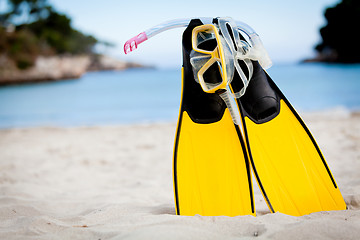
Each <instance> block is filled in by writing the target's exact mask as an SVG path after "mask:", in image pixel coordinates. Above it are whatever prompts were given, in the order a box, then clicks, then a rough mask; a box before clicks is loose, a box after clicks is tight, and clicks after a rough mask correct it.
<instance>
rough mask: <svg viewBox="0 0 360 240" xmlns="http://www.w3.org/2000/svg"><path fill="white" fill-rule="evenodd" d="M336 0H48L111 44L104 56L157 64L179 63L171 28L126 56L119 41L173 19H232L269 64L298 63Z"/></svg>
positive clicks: (76, 23) (178, 38)
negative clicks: (248, 31) (251, 33)
mask: <svg viewBox="0 0 360 240" xmlns="http://www.w3.org/2000/svg"><path fill="white" fill-rule="evenodd" d="M338 2H339V0H299V1H290V0H247V1H244V0H229V1H226V0H224V1H220V0H207V1H196V0H182V1H175V0H173V1H170V0H166V1H163V0H150V1H149V0H147V1H145V0H138V1H136V0H127V1H124V0H101V1H99V0H49V3H50V4H52V5H53V6H54V7H55V9H56V10H58V11H60V12H63V13H66V14H67V15H68V16H69V17H70V18H71V19H72V26H73V27H74V28H77V29H78V30H80V31H82V32H84V33H86V34H91V35H94V36H95V37H96V38H98V39H99V40H104V41H108V42H111V43H114V44H115V45H116V46H115V47H114V48H108V49H105V50H104V53H105V54H108V55H111V56H114V57H117V58H119V59H122V60H125V61H133V62H139V63H142V64H146V65H152V66H156V67H159V68H174V67H179V66H181V62H182V60H181V56H182V55H181V35H182V32H183V30H184V29H173V30H169V31H167V32H164V33H162V34H159V35H157V36H155V37H153V38H151V39H150V40H148V41H146V42H144V43H143V44H141V45H140V46H139V48H138V49H137V50H136V51H134V52H131V53H129V54H127V55H125V54H124V53H123V45H124V43H125V42H126V41H127V40H128V39H130V38H131V37H133V36H135V35H137V34H139V33H140V32H142V31H144V30H146V29H148V28H151V27H152V26H154V25H157V24H159V23H162V22H165V21H168V20H172V19H177V18H196V17H232V18H233V19H236V20H240V21H242V22H245V23H247V24H248V25H250V26H251V27H252V28H253V29H255V31H256V32H257V33H258V34H259V35H260V37H261V39H262V41H263V44H264V46H265V48H266V49H267V50H268V53H269V55H270V57H271V59H272V60H273V63H274V64H276V63H287V62H298V61H300V60H302V59H304V58H308V57H313V56H314V55H315V52H314V50H313V49H314V46H315V45H316V44H317V43H319V42H320V40H321V37H320V34H319V29H320V28H321V27H322V26H324V25H325V24H326V20H325V18H324V11H325V9H326V7H330V6H333V5H335V4H336V3H338Z"/></svg>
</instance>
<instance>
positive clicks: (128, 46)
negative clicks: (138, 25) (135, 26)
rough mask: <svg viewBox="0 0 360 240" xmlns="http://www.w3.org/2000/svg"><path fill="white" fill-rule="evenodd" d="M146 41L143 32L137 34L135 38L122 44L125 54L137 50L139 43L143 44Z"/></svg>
mask: <svg viewBox="0 0 360 240" xmlns="http://www.w3.org/2000/svg"><path fill="white" fill-rule="evenodd" d="M146 40H148V37H147V36H146V33H145V32H142V33H140V34H138V35H137V36H135V37H133V38H130V39H129V40H127V41H126V43H125V44H124V52H125V54H128V53H129V52H132V51H134V50H135V49H137V46H138V45H139V44H140V43H142V42H145V41H146Z"/></svg>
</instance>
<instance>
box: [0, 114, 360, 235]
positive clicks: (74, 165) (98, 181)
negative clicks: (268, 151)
mask: <svg viewBox="0 0 360 240" xmlns="http://www.w3.org/2000/svg"><path fill="white" fill-rule="evenodd" d="M302 115H303V118H304V120H305V122H306V123H307V125H308V126H309V128H310V129H311V131H312V133H313V135H314V136H315V138H316V139H317V142H318V144H319V145H320V148H321V149H322V151H323V153H324V155H325V157H326V159H327V163H328V165H329V166H330V169H331V170H332V173H333V175H334V177H335V179H336V181H337V184H338V186H339V188H340V190H341V192H342V194H343V196H344V199H345V201H346V203H347V205H348V208H349V209H348V210H345V211H331V212H318V213H312V214H310V215H306V216H302V217H293V216H288V215H284V214H280V213H275V214H271V213H269V210H268V209H267V206H266V204H265V202H264V200H263V199H262V196H261V193H260V192H259V190H258V189H255V199H256V202H255V203H256V208H257V217H252V216H238V217H225V216H219V217H203V216H192V217H189V216H176V215H175V209H174V196H173V182H172V154H173V141H174V136H175V128H176V124H175V123H158V124H146V125H145V124H142V125H124V126H101V127H78V128H59V127H38V128H24V129H6V130H0V239H96V240H97V239H250V238H258V239H292V240H295V239H360V114H359V113H350V112H348V111H345V110H342V109H338V110H336V111H328V112H319V113H306V114H302Z"/></svg>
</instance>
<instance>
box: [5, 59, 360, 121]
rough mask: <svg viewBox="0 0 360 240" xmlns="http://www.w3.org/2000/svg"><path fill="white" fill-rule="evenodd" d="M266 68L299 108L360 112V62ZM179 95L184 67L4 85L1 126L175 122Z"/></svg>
mask: <svg viewBox="0 0 360 240" xmlns="http://www.w3.org/2000/svg"><path fill="white" fill-rule="evenodd" d="M267 72H268V73H269V75H270V76H271V78H272V79H273V80H274V81H275V82H276V84H277V85H278V86H279V88H280V89H281V90H282V92H283V93H284V94H285V96H286V97H287V98H288V99H289V101H290V102H291V103H292V104H293V106H294V107H295V109H297V110H298V111H300V112H313V111H332V110H333V109H337V108H342V109H346V110H349V111H360V64H351V65H342V64H323V63H307V64H275V65H274V66H273V67H271V68H270V69H268V70H267ZM180 98H181V69H180V68H178V69H129V70H125V71H102V72H89V73H86V74H85V75H83V76H82V77H81V78H79V79H71V80H64V81H56V82H45V83H32V84H22V85H12V86H2V87H0V128H24V127H36V126H54V127H76V126H99V125H101V126H103V125H119V124H142V123H145V124H147V123H154V122H176V120H177V117H178V113H179V106H180Z"/></svg>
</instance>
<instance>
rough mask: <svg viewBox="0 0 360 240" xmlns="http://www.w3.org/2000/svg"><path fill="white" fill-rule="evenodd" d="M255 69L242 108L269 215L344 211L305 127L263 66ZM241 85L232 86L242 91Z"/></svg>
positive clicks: (254, 64) (255, 63)
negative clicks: (274, 213)
mask: <svg viewBox="0 0 360 240" xmlns="http://www.w3.org/2000/svg"><path fill="white" fill-rule="evenodd" d="M253 66H254V72H253V76H252V79H251V81H250V83H249V85H248V88H247V89H246V92H245V94H244V95H243V96H242V97H241V98H240V99H239V100H238V105H239V107H240V112H241V117H242V123H243V129H244V135H245V139H246V146H247V149H248V152H249V157H250V161H251V165H252V168H253V171H254V173H255V177H256V180H257V182H258V184H259V187H260V189H261V191H262V194H263V196H264V198H265V200H266V201H267V204H268V206H269V208H270V210H271V212H281V213H284V214H289V215H294V216H301V215H305V214H309V213H312V212H318V211H329V210H344V209H346V204H345V202H344V199H343V197H342V196H341V193H340V191H339V188H338V186H337V185H336V182H335V179H334V177H333V176H332V174H331V172H330V169H329V167H328V165H327V164H326V161H325V159H324V157H323V155H322V153H321V151H320V149H319V147H318V145H317V144H316V142H315V139H314V138H313V136H312V135H311V133H310V131H309V130H308V128H307V127H306V126H305V123H304V122H303V121H302V120H301V118H300V116H299V115H298V114H297V113H296V111H295V110H294V108H293V107H292V106H291V104H290V103H289V101H288V100H287V99H286V98H285V96H284V95H283V94H282V92H281V91H280V90H279V88H278V87H277V86H276V84H275V83H274V82H273V81H272V80H271V78H270V77H269V75H268V74H267V73H266V72H265V71H264V70H263V69H262V68H261V66H260V65H259V63H258V62H255V61H253ZM235 77H236V76H235ZM238 82H240V81H239V80H236V79H234V80H233V81H232V87H233V88H235V89H236V88H238V87H241V86H236V84H237V83H238Z"/></svg>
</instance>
